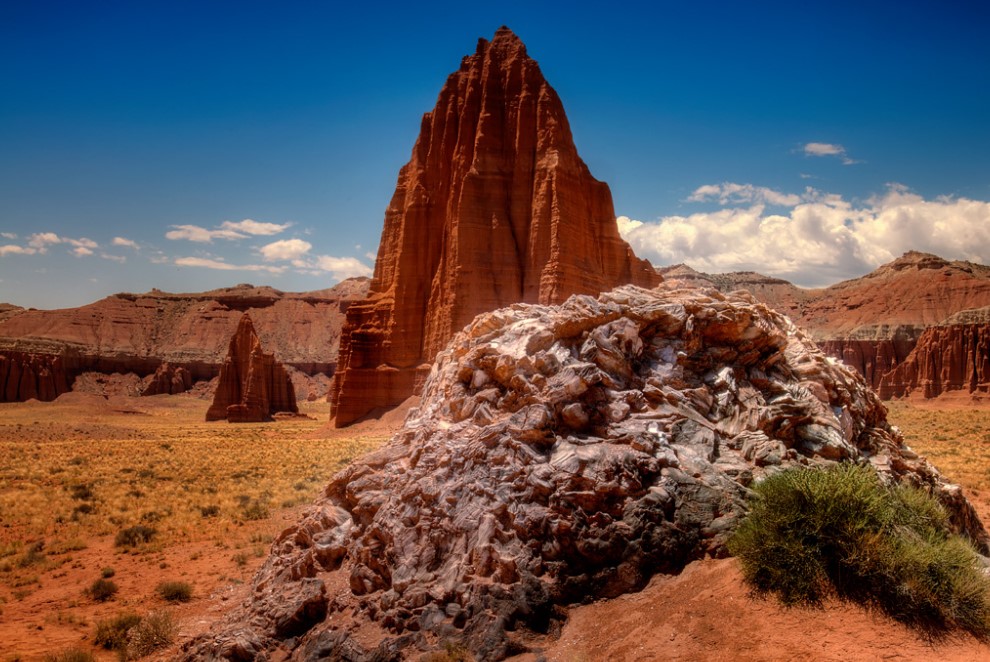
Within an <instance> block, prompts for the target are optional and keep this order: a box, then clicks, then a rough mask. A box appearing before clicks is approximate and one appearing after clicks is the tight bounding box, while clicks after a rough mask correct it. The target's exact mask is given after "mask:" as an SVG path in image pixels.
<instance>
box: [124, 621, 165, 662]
mask: <svg viewBox="0 0 990 662" xmlns="http://www.w3.org/2000/svg"><path fill="white" fill-rule="evenodd" d="M174 640H175V622H174V621H173V620H172V615H171V614H169V613H168V612H167V611H164V610H162V611H153V612H151V613H150V614H148V615H147V616H145V617H144V618H143V619H141V622H140V623H138V624H137V625H136V626H135V627H133V628H131V631H130V632H129V633H128V635H127V651H126V654H125V655H124V657H125V659H128V660H137V659H139V658H142V657H144V656H145V655H150V654H151V653H153V652H155V651H156V650H158V649H159V648H165V647H166V646H169V645H171V644H172V642H173V641H174Z"/></svg>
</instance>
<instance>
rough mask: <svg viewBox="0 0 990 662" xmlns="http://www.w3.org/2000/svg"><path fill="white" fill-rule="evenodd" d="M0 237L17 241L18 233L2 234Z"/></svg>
mask: <svg viewBox="0 0 990 662" xmlns="http://www.w3.org/2000/svg"><path fill="white" fill-rule="evenodd" d="M0 237H3V238H4V239H17V233H16V232H0Z"/></svg>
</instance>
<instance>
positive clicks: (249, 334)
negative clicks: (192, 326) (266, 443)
mask: <svg viewBox="0 0 990 662" xmlns="http://www.w3.org/2000/svg"><path fill="white" fill-rule="evenodd" d="M283 411H284V412H293V413H298V412H299V409H298V408H297V407H296V396H295V391H294V390H293V388H292V382H291V380H290V379H289V375H288V374H287V373H286V371H285V368H283V367H282V364H281V363H279V362H278V361H276V360H275V357H274V355H272V354H265V353H264V351H263V350H262V348H261V341H260V340H259V339H258V334H257V333H255V331H254V325H253V324H252V323H251V317H250V315H248V314H247V313H245V314H244V315H243V316H241V321H240V322H239V323H238V325H237V331H236V332H235V333H234V337H233V338H231V339H230V346H229V349H228V350H227V358H226V359H225V360H224V362H223V365H222V366H221V368H220V381H219V383H218V384H217V390H216V393H215V394H214V396H213V404H211V405H210V408H209V409H208V410H207V412H206V420H208V421H217V420H222V419H227V420H229V421H230V422H231V423H249V422H258V421H267V420H271V418H272V414H275V413H277V412H283Z"/></svg>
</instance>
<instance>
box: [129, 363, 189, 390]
mask: <svg viewBox="0 0 990 662" xmlns="http://www.w3.org/2000/svg"><path fill="white" fill-rule="evenodd" d="M192 383H193V380H192V374H191V373H190V372H189V371H188V370H186V369H185V368H184V367H182V366H174V365H172V364H170V363H168V362H167V361H166V362H165V363H162V364H161V365H160V366H158V369H157V370H155V374H153V375H152V376H151V378H150V379H149V380H148V384H147V385H146V386H145V387H144V389H143V390H142V391H141V395H162V394H164V395H176V394H177V393H185V392H186V391H188V390H189V389H190V388H192Z"/></svg>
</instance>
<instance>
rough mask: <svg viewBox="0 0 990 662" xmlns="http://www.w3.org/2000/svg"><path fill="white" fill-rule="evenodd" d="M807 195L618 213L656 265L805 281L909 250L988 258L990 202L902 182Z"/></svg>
mask: <svg viewBox="0 0 990 662" xmlns="http://www.w3.org/2000/svg"><path fill="white" fill-rule="evenodd" d="M801 198H802V202H801V203H800V204H797V205H795V206H794V207H793V208H792V209H790V210H788V212H787V213H786V214H774V213H769V212H767V210H766V206H765V205H764V204H750V205H744V206H736V207H729V208H725V209H720V210H717V211H715V212H711V213H697V214H691V215H689V216H667V217H664V218H661V219H659V220H658V221H651V222H643V221H638V220H633V219H630V218H627V217H624V216H620V217H619V218H618V219H617V224H618V227H619V232H620V234H621V235H622V236H623V237H624V238H625V239H626V241H628V242H629V243H630V245H632V247H633V249H634V250H635V251H636V253H637V254H638V255H640V256H641V257H646V258H649V259H650V260H651V261H652V262H653V263H654V264H659V265H668V264H676V263H679V262H684V263H687V264H688V265H690V266H692V267H694V268H695V269H698V270H700V271H706V272H712V273H719V272H727V271H759V272H761V273H764V274H768V275H772V276H779V277H781V278H786V279H788V280H790V281H792V282H795V283H797V284H799V285H804V286H808V287H814V286H820V285H827V284H831V283H834V282H836V281H838V280H841V279H844V278H855V277H857V276H861V275H863V274H864V273H866V272H868V271H870V270H872V269H875V268H876V267H877V266H879V265H880V264H883V263H885V262H889V261H891V260H893V259H895V258H896V257H898V256H899V255H901V254H903V253H905V252H907V251H909V250H920V251H925V252H930V253H935V254H936V255H940V256H942V257H945V258H949V259H962V260H970V261H974V262H981V263H986V261H987V260H988V258H990V202H983V201H978V200H968V199H966V198H950V197H939V198H936V199H934V200H926V199H924V198H922V197H921V196H919V195H917V194H915V193H913V192H911V191H910V190H908V189H907V188H905V187H903V186H900V185H897V184H891V185H889V186H888V187H887V190H886V191H885V192H884V193H883V194H881V195H878V196H876V197H874V198H871V199H870V200H867V201H866V202H865V203H864V204H861V205H853V204H851V203H849V202H847V201H846V200H844V199H843V198H842V197H841V196H839V195H834V194H827V193H822V192H819V191H815V190H813V189H809V190H808V191H806V192H805V194H804V195H802V196H801Z"/></svg>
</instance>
